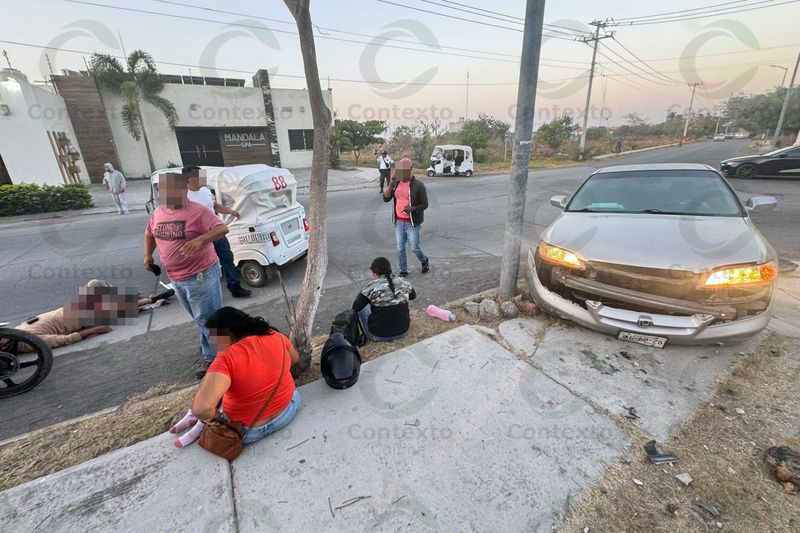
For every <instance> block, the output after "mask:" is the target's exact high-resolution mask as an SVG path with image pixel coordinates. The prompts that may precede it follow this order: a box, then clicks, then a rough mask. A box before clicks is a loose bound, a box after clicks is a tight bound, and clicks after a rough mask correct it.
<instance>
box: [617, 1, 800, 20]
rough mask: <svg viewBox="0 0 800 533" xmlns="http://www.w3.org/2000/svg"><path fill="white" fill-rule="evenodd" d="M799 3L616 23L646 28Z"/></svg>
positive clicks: (789, 2)
mask: <svg viewBox="0 0 800 533" xmlns="http://www.w3.org/2000/svg"><path fill="white" fill-rule="evenodd" d="M767 1H772V0H767ZM799 1H800V0H785V1H783V2H778V3H776V4H769V5H761V6H756V7H752V6H751V7H742V8H741V9H736V10H729V11H718V12H713V13H712V12H707V13H703V14H697V15H695V16H689V17H672V18H665V19H652V20H643V21H636V20H634V21H628V22H622V23H616V24H615V25H617V26H621V25H624V26H644V25H650V24H664V23H668V22H682V21H686V20H696V19H701V18H706V17H711V16H719V15H732V14H734V13H744V12H747V11H756V10H761V9H766V8H769V7H777V6H782V5H785V4H794V3H797V2H799Z"/></svg>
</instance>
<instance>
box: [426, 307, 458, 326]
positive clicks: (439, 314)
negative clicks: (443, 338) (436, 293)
mask: <svg viewBox="0 0 800 533" xmlns="http://www.w3.org/2000/svg"><path fill="white" fill-rule="evenodd" d="M427 313H428V316H432V317H434V318H438V319H439V320H444V321H445V322H452V321H454V320H455V319H456V315H454V314H453V313H452V312H450V311H448V310H447V309H442V308H440V307H436V306H435V305H429V306H428V310H427Z"/></svg>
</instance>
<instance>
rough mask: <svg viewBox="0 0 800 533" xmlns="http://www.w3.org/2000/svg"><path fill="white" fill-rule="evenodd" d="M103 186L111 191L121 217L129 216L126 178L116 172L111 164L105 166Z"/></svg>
mask: <svg viewBox="0 0 800 533" xmlns="http://www.w3.org/2000/svg"><path fill="white" fill-rule="evenodd" d="M103 171H104V174H103V185H105V186H106V189H108V190H109V191H111V197H112V198H114V205H116V206H117V211H119V214H120V215H127V214H128V199H127V198H125V186H126V185H127V183H126V182H125V176H123V175H122V172H120V171H119V170H115V169H114V166H113V165H112V164H111V163H106V164H104V165H103Z"/></svg>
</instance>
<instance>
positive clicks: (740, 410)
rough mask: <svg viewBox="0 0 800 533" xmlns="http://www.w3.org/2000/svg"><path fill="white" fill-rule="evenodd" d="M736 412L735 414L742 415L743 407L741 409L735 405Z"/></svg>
mask: <svg viewBox="0 0 800 533" xmlns="http://www.w3.org/2000/svg"><path fill="white" fill-rule="evenodd" d="M736 414H737V415H743V414H744V409H742V408H741V407H737V408H736Z"/></svg>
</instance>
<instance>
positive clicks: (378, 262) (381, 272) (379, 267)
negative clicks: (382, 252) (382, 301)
mask: <svg viewBox="0 0 800 533" xmlns="http://www.w3.org/2000/svg"><path fill="white" fill-rule="evenodd" d="M369 269H370V270H372V272H374V273H375V274H377V275H378V276H384V277H386V281H388V282H389V290H391V291H392V295H394V293H395V288H394V281H393V280H392V264H391V263H390V262H389V260H388V259H386V258H385V257H377V258H375V260H374V261H373V262H372V265H371V266H370V267H369Z"/></svg>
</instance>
